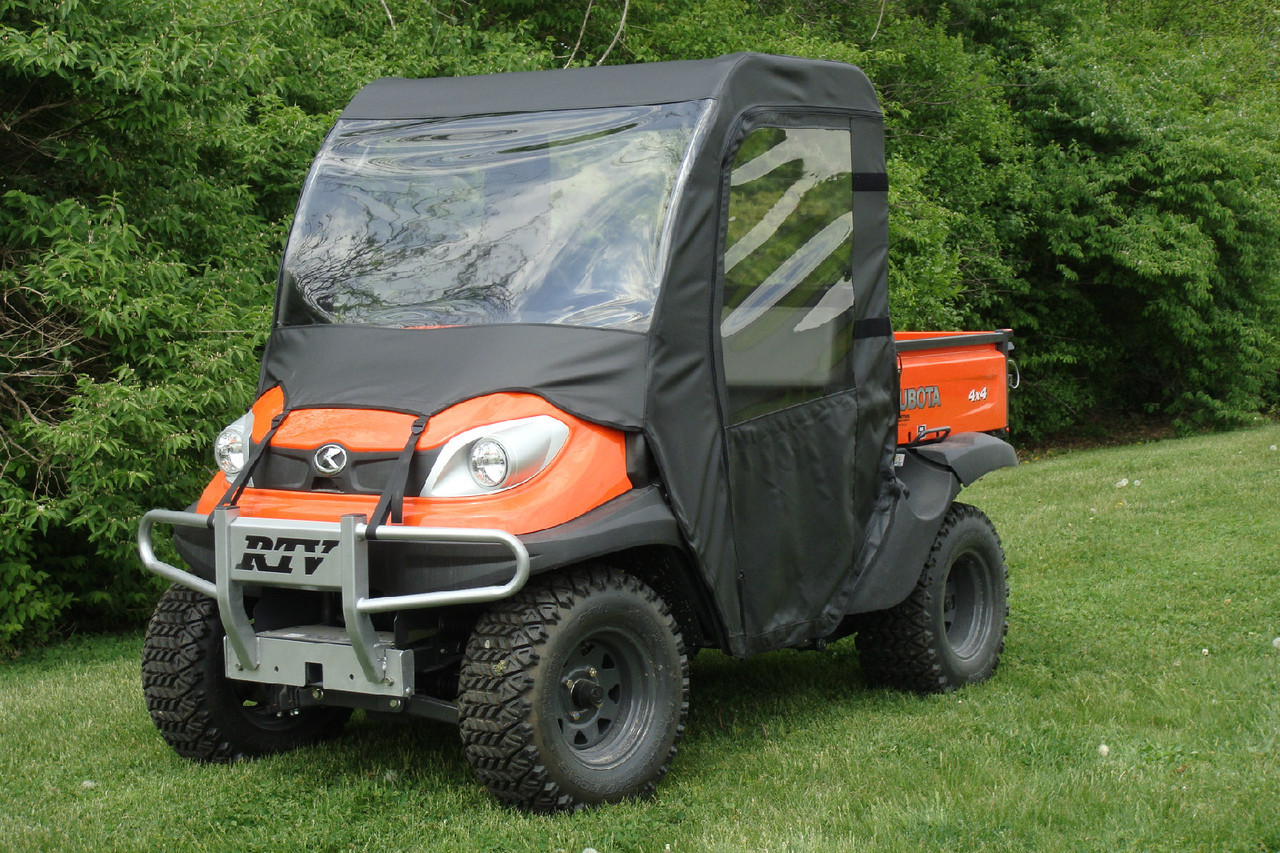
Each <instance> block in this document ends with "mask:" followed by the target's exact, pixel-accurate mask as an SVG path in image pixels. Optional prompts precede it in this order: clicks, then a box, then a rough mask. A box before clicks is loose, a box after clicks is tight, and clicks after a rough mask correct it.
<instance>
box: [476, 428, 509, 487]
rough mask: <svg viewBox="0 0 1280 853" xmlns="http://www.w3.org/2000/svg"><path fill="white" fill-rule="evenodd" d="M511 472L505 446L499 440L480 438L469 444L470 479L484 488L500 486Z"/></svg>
mask: <svg viewBox="0 0 1280 853" xmlns="http://www.w3.org/2000/svg"><path fill="white" fill-rule="evenodd" d="M509 473H511V464H510V462H509V461H508V459H507V451H506V448H504V447H503V446H502V443H501V442H500V441H497V440H495V439H492V438H482V439H480V440H479V441H477V442H476V443H475V444H473V445H471V479H473V480H475V481H476V484H477V485H480V486H484V487H485V488H486V489H493V488H497V487H498V486H501V485H502V484H503V483H505V482H506V481H507V475H508V474H509Z"/></svg>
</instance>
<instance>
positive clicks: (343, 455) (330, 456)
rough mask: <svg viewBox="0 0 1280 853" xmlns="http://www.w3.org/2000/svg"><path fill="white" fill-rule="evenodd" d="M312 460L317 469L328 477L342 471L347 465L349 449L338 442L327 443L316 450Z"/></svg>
mask: <svg viewBox="0 0 1280 853" xmlns="http://www.w3.org/2000/svg"><path fill="white" fill-rule="evenodd" d="M311 461H312V462H313V463H314V464H315V466H316V470H317V471H319V472H320V473H321V474H324V475H325V476H326V477H332V476H334V475H335V474H340V473H342V469H343V468H346V467H347V451H346V450H344V449H343V448H342V447H341V446H339V445H337V444H326V445H325V446H324V447H322V448H320V449H319V450H317V451H316V455H315V456H313V457H311Z"/></svg>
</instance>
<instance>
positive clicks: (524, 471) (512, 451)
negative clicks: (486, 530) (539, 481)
mask: <svg viewBox="0 0 1280 853" xmlns="http://www.w3.org/2000/svg"><path fill="white" fill-rule="evenodd" d="M568 439H569V427H568V426H567V425H565V424H564V423H562V422H561V421H559V420H557V419H556V418H553V417H551V416H550V415H538V416H537V417H532V418H521V419H519V420H514V421H503V422H501V423H496V424H489V425H488V426H483V427H478V428H476V429H471V430H467V431H466V432H464V433H462V434H461V435H458V436H455V437H453V438H451V439H449V441H448V442H447V443H446V444H445V446H444V447H443V448H442V449H441V450H440V455H439V456H438V457H437V458H436V463H435V465H433V466H432V467H431V473H430V474H428V475H427V482H426V484H425V485H423V487H422V492H421V494H422V496H423V497H431V498H460V497H467V496H473V495H486V494H489V493H491V492H497V491H502V490H504V489H511V488H514V487H516V486H518V485H520V484H521V483H525V482H528V481H529V480H530V479H532V478H533V477H534V476H535V475H536V474H537V473H538V472H539V471H541V470H542V469H543V468H546V467H547V465H549V464H550V463H551V460H552V459H554V458H555V457H556V454H557V453H559V452H560V448H562V447H564V443H565V442H566V441H567V440H568Z"/></svg>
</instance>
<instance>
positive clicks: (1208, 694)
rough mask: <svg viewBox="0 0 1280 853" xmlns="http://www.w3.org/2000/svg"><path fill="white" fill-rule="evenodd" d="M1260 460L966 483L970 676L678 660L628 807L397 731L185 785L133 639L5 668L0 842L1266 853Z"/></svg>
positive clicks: (1274, 703) (1272, 576) (1103, 462)
mask: <svg viewBox="0 0 1280 853" xmlns="http://www.w3.org/2000/svg"><path fill="white" fill-rule="evenodd" d="M1275 445H1280V426H1277V425H1266V426H1263V427H1260V428H1257V429H1252V430H1246V431H1243V432H1236V433H1231V434H1226V435H1216V436H1209V437H1198V438H1192V439H1183V440H1176V441H1164V442H1158V443H1155V444H1149V445H1135V446H1130V447H1122V448H1115V449H1107V450H1094V451H1081V452H1073V453H1069V454H1064V455H1061V456H1056V457H1051V458H1048V459H1045V460H1040V461H1033V462H1030V463H1028V464H1024V465H1022V466H1021V467H1019V468H1018V469H1016V470H1009V471H1002V472H998V473H996V474H993V475H991V476H990V477H988V478H987V479H985V480H984V481H983V482H982V483H980V484H979V485H978V486H977V487H975V488H973V489H971V490H969V491H968V492H966V500H969V501H970V502H972V503H975V504H977V505H979V506H981V507H983V508H984V509H985V510H986V511H987V512H988V514H989V515H990V516H991V517H992V519H993V520H994V521H995V523H996V526H997V528H998V529H999V530H1000V532H1001V534H1002V536H1003V539H1004V543H1005V547H1006V550H1007V553H1008V559H1009V564H1010V567H1011V575H1010V580H1011V586H1012V590H1013V592H1012V607H1013V611H1012V614H1011V617H1010V627H1009V637H1008V644H1007V647H1006V652H1005V657H1004V661H1003V663H1002V665H1001V668H1000V670H999V671H998V672H997V673H996V676H995V678H994V679H993V680H992V681H990V682H988V683H987V684H983V685H979V686H976V687H972V688H969V689H967V690H964V691H962V692H960V693H958V694H953V695H950V696H941V697H924V698H922V697H917V696H912V695H902V694H896V693H892V692H887V691H870V690H867V689H866V688H865V687H864V685H863V681H862V677H861V674H860V672H859V669H858V663H857V656H856V654H855V652H854V650H853V648H852V645H851V644H850V643H849V642H848V641H845V642H842V643H839V644H836V645H834V646H832V647H831V648H830V649H828V650H827V651H826V652H825V653H821V654H820V653H813V652H781V653H775V654H770V655H764V656H761V657H758V658H755V659H752V660H750V661H746V662H740V661H733V660H730V659H727V658H724V657H722V656H720V655H717V654H703V655H701V656H700V657H699V658H697V659H696V660H695V661H694V663H693V703H692V711H691V715H690V721H689V730H688V736H687V737H686V738H685V741H684V745H683V747H682V749H681V752H680V755H679V756H678V757H677V759H676V761H675V764H674V766H673V768H672V771H671V774H670V775H669V776H668V777H667V780H666V781H665V782H664V783H663V785H662V786H661V787H660V789H659V792H658V796H657V797H656V798H655V799H654V800H651V801H649V802H643V803H628V804H624V805H621V806H616V807H609V808H603V809H598V810H594V811H586V812H581V813H577V814H570V815H562V816H557V817H531V816H526V815H523V814H519V813H516V812H513V811H510V810H507V809H504V808H501V807H499V806H498V805H497V804H496V803H495V802H494V801H492V800H491V799H490V798H489V797H488V795H487V794H486V793H485V791H484V790H483V789H482V788H481V787H479V786H478V785H477V784H476V782H475V781H474V779H473V777H472V775H471V772H470V770H469V768H468V767H467V765H466V762H465V760H464V757H463V755H462V749H461V746H460V745H459V743H458V739H457V735H456V732H455V731H454V730H453V729H452V728H450V727H448V726H443V725H438V724H432V723H427V722H421V721H405V722H398V721H393V722H391V723H385V722H382V721H373V720H365V719H361V718H357V719H356V720H354V721H353V722H352V724H351V725H350V726H349V728H348V730H347V733H346V734H345V736H344V737H343V738H342V739H340V740H339V741H337V742H335V743H333V744H329V745H326V746H323V747H319V748H315V749H308V750H304V751H301V752H297V753H294V754H291V755H286V756H280V757H276V758H271V759H267V760H262V761H256V762H251V763H245V764H240V765H237V766H233V767H221V766H213V767H203V766H197V765H194V764H190V763H187V762H185V761H183V760H181V759H179V758H178V757H177V756H176V755H175V754H173V753H172V752H171V751H170V750H169V749H168V748H167V747H166V746H165V745H164V743H163V742H162V741H161V739H160V737H159V735H158V734H157V733H156V732H155V730H154V729H153V728H152V727H151V724H150V721H149V720H148V718H147V713H146V710H145V707H144V706H143V702H142V696H141V690H140V687H139V678H138V669H139V663H138V661H139V652H140V646H141V639H140V637H138V636H136V635H132V634H130V635H127V636H123V637H113V638H90V639H77V640H73V641H70V642H68V643H65V644H63V645H60V646H57V647H54V648H51V649H48V650H44V651H39V652H35V653H31V654H29V655H27V656H25V657H23V658H21V659H19V660H17V661H14V662H9V663H6V664H3V665H2V666H0V839H2V840H0V847H7V848H10V849H15V850H41V849H58V850H72V849H97V850H103V849H107V850H153V849H198V850H228V849H235V850H303V849H306V850H327V849H343V850H345V849H373V848H378V849H386V850H445V851H448V850H532V851H556V850H564V851H567V853H580V851H582V850H583V848H586V847H593V848H595V849H597V850H599V851H600V853H611V851H632V850H634V851H655V853H661V851H664V850H665V849H666V846H667V845H670V849H671V851H673V853H682V851H702V850H710V851H743V850H749V851H810V850H812V851H846V850H872V849H875V850H916V849H940V848H946V849H957V850H1007V849H1011V850H1050V849H1052V850H1060V849H1080V850H1107V851H1111V850H1242V851H1260V850H1280V649H1277V648H1275V647H1274V646H1273V644H1272V640H1273V638H1275V637H1277V636H1280V451H1277V450H1274V449H1272V448H1273V446H1275ZM1124 479H1127V480H1128V484H1127V485H1124V486H1118V485H1117V483H1119V482H1120V481H1122V480H1124ZM1104 743H1105V744H1106V745H1107V747H1108V754H1107V755H1105V756H1103V755H1101V754H1100V753H1099V746H1100V745H1101V744H1104Z"/></svg>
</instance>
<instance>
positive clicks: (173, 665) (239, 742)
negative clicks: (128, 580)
mask: <svg viewBox="0 0 1280 853" xmlns="http://www.w3.org/2000/svg"><path fill="white" fill-rule="evenodd" d="M225 633H226V632H225V631H224V630H223V627H222V621H221V620H220V619H219V618H218V604H217V602H216V601H215V600H214V599H212V598H209V597H208V596H206V595H203V594H201V593H198V592H196V591H195V590H191V589H187V588H186V587H183V586H177V585H175V586H172V587H170V588H169V589H168V590H167V591H166V592H165V593H164V595H162V596H161V597H160V601H159V603H158V604H157V605H156V610H155V614H154V615H153V616H152V617H151V622H150V624H149V625H148V626H147V635H146V640H145V641H144V643H143V646H142V692H143V694H144V696H145V697H146V700H147V709H148V710H149V711H150V712H151V721H152V722H153V723H155V725H156V728H157V729H159V730H160V734H161V735H162V736H163V737H164V739H165V741H167V742H168V744H169V745H170V746H172V747H173V748H174V750H175V751H177V753H178V754H179V755H181V756H183V757H184V758H190V759H192V760H194V761H204V762H217V763H223V764H226V763H230V762H233V761H238V760H240V759H242V758H250V757H254V756H259V755H267V754H270V753H274V752H286V751H288V750H292V749H296V748H298V747H300V746H306V745H308V744H312V743H315V742H317V741H320V740H324V739H326V738H330V737H333V736H335V735H336V734H337V733H338V732H339V731H341V729H342V726H343V724H344V723H345V722H346V720H347V717H349V716H351V711H350V710H348V709H345V708H301V709H299V708H294V709H282V708H277V707H275V706H273V705H272V703H271V701H270V692H271V691H270V688H268V687H266V686H264V685H258V684H251V683H248V682H237V681H233V680H231V679H229V678H227V676H226V671H225V669H224V663H223V648H222V638H223V636H225Z"/></svg>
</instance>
